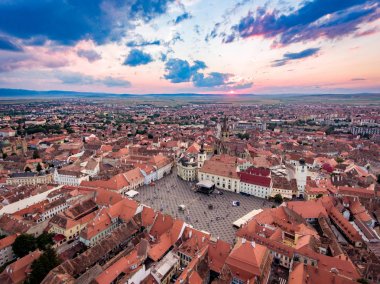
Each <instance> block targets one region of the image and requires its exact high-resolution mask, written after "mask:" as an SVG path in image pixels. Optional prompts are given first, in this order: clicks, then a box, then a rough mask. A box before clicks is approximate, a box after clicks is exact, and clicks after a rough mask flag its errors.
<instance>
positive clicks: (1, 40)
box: [0, 36, 22, 51]
mask: <svg viewBox="0 0 380 284" xmlns="http://www.w3.org/2000/svg"><path fill="white" fill-rule="evenodd" d="M0 50H6V51H22V47H21V46H19V45H18V44H17V43H15V42H13V41H12V40H11V39H9V38H7V37H2V36H0Z"/></svg>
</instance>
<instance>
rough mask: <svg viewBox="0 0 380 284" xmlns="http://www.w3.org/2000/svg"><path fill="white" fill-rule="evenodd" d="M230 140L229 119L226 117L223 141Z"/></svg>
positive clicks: (223, 127) (223, 126)
mask: <svg viewBox="0 0 380 284" xmlns="http://www.w3.org/2000/svg"><path fill="white" fill-rule="evenodd" d="M229 139H230V129H229V126H228V118H227V116H224V118H223V125H222V140H223V141H226V140H229Z"/></svg>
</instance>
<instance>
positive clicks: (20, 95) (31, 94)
mask: <svg viewBox="0 0 380 284" xmlns="http://www.w3.org/2000/svg"><path fill="white" fill-rule="evenodd" d="M58 98H93V99H107V98H108V99H123V98H125V99H127V98H133V99H136V100H149V99H159V100H173V99H176V100H186V101H189V100H190V101H191V100H192V101H193V100H194V99H196V100H202V101H208V100H210V101H213V100H216V99H218V100H220V99H222V100H223V99H225V100H229V101H231V100H234V101H241V100H242V101H248V100H250V99H252V100H278V101H281V102H315V103H317V102H337V101H342V100H344V101H349V102H351V103H352V102H354V101H360V102H362V101H363V100H364V101H367V102H368V101H369V102H376V103H377V102H379V101H380V94H379V93H377V94H375V93H358V94H267V95H258V94H235V95H233V96H230V95H226V94H197V93H174V94H143V95H136V94H113V93H96V92H74V91H60V90H51V91H35V90H24V89H1V88H0V100H20V99H25V100H26V99H58Z"/></svg>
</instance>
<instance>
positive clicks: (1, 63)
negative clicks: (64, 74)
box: [0, 49, 69, 72]
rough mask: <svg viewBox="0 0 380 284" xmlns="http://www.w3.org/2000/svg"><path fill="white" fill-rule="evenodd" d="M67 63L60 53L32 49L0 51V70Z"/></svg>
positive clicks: (64, 64) (51, 66)
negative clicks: (25, 50) (26, 50)
mask: <svg viewBox="0 0 380 284" xmlns="http://www.w3.org/2000/svg"><path fill="white" fill-rule="evenodd" d="M68 64H69V60H68V58H67V57H65V56H62V54H60V53H58V52H57V53H56V52H52V51H47V50H45V49H43V50H36V49H33V50H32V51H28V52H2V53H0V72H11V71H13V70H16V69H26V70H30V69H35V68H40V67H42V68H44V67H46V68H59V67H63V66H66V65H68Z"/></svg>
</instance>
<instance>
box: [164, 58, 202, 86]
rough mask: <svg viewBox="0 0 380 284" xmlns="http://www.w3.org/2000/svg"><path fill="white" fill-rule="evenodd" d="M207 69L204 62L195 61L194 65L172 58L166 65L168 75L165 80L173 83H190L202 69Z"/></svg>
mask: <svg viewBox="0 0 380 284" xmlns="http://www.w3.org/2000/svg"><path fill="white" fill-rule="evenodd" d="M204 68H206V64H205V63H204V62H203V61H199V60H197V61H195V62H194V64H193V65H190V64H189V62H187V61H186V60H182V59H177V58H172V59H169V60H168V61H167V62H166V64H165V71H166V74H165V75H164V78H165V79H167V80H169V81H170V82H172V83H183V82H190V80H191V78H192V77H193V76H194V75H195V74H196V73H197V72H198V70H200V69H204Z"/></svg>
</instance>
